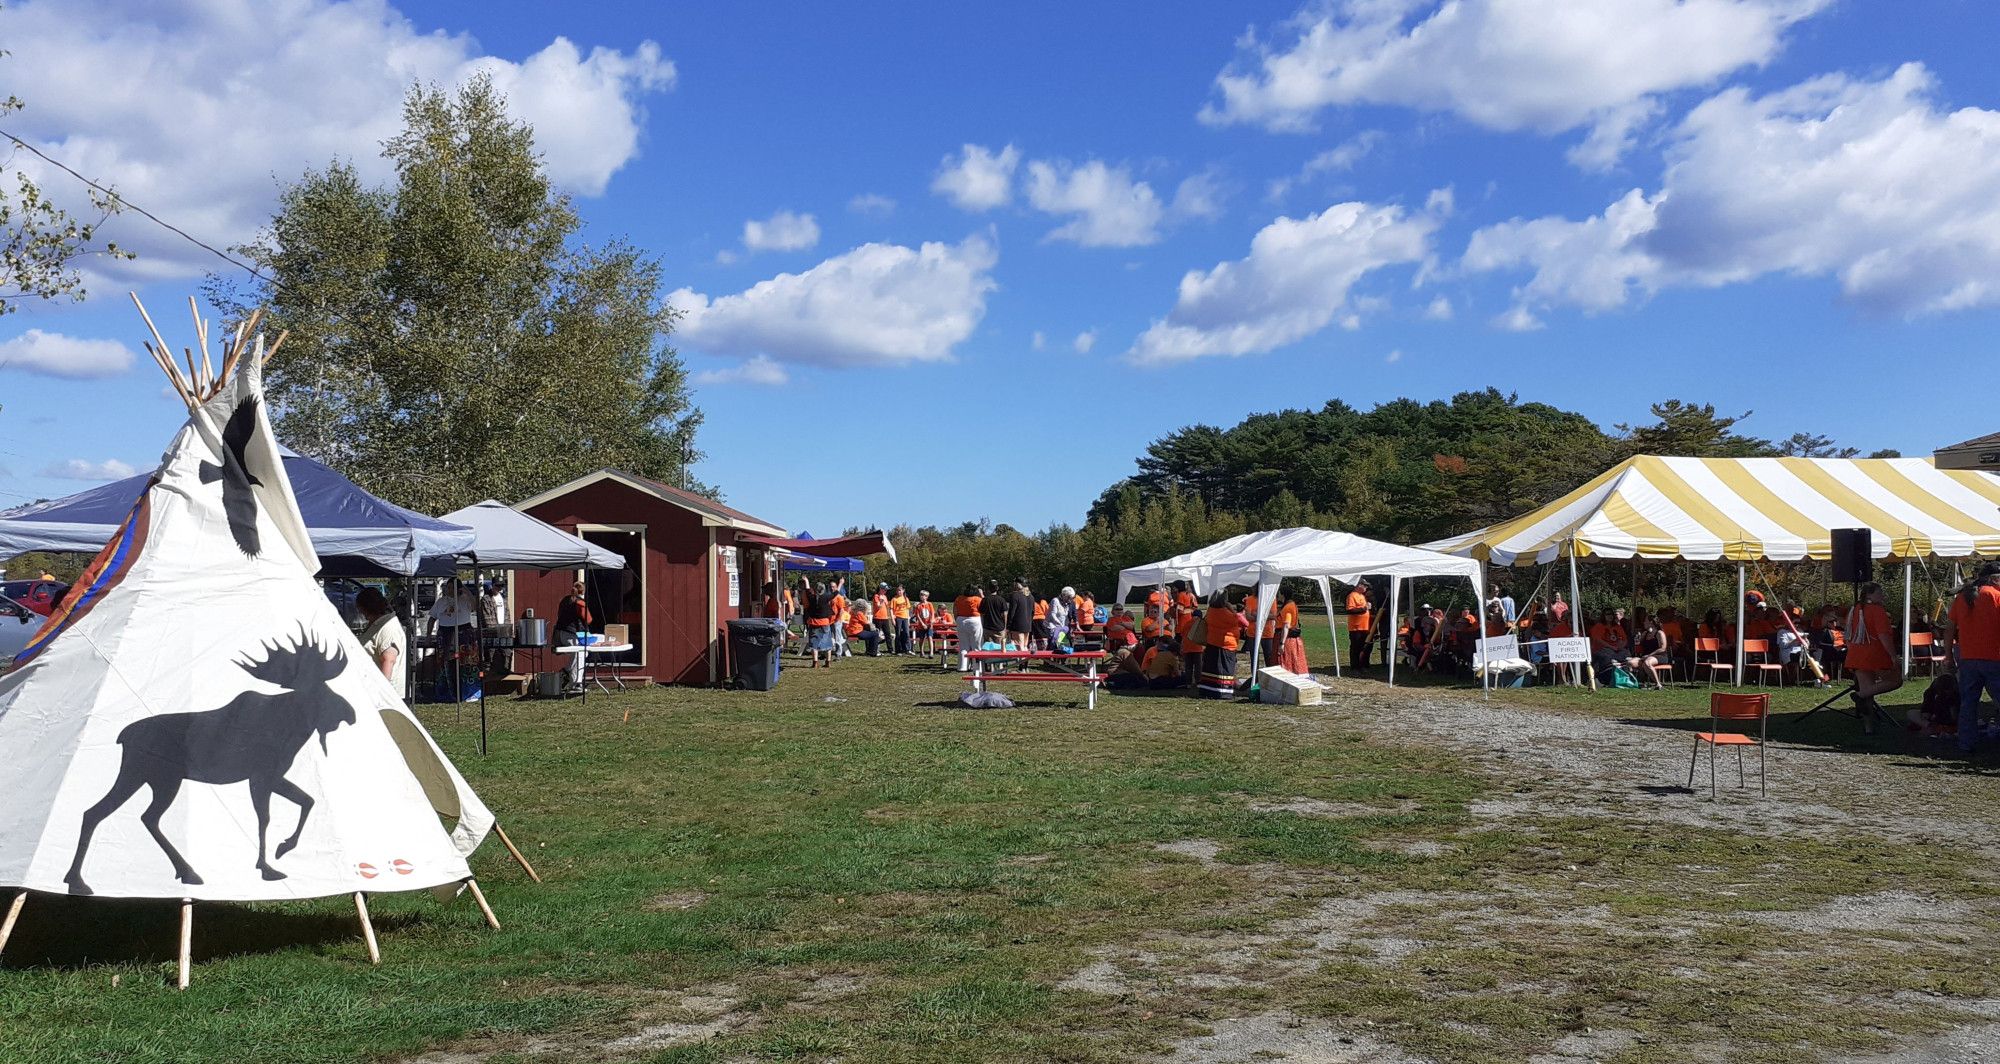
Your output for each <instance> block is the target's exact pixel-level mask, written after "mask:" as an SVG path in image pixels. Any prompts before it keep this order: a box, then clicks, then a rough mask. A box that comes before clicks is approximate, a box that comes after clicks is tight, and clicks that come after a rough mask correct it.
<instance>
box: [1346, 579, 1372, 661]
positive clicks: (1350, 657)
mask: <svg viewBox="0 0 2000 1064" xmlns="http://www.w3.org/2000/svg"><path fill="white" fill-rule="evenodd" d="M1344 612H1345V613H1346V614H1347V667H1348V668H1350V669H1353V670H1355V671H1357V672H1359V671H1361V670H1363V669H1366V668H1368V643H1369V634H1370V629H1372V628H1373V627H1374V615H1375V607H1374V605H1373V604H1372V603H1371V602H1370V601H1369V597H1368V581H1366V580H1363V581H1360V582H1358V583H1356V584H1355V585H1354V587H1353V589H1352V590H1350V591H1348V593H1347V604H1346V606H1345V607H1344Z"/></svg>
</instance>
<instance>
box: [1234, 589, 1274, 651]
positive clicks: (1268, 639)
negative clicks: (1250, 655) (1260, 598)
mask: <svg viewBox="0 0 2000 1064" xmlns="http://www.w3.org/2000/svg"><path fill="white" fill-rule="evenodd" d="M1277 601H1281V600H1277ZM1277 601H1273V602H1272V604H1271V612H1270V615H1269V616H1267V617H1265V618H1264V635H1263V641H1262V642H1261V643H1260V644H1259V645H1258V647H1257V657H1258V659H1259V660H1261V661H1262V662H1263V663H1264V664H1266V665H1276V664H1277V663H1278V653H1279V648H1278V605H1277ZM1243 619H1244V622H1245V623H1247V624H1252V625H1254V624H1256V623H1257V595H1256V593H1255V592H1252V593H1250V594H1248V595H1245V596H1243Z"/></svg>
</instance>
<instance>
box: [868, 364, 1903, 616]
mask: <svg viewBox="0 0 2000 1064" xmlns="http://www.w3.org/2000/svg"><path fill="white" fill-rule="evenodd" d="M1651 413H1652V418H1653V420H1652V421H1650V422H1646V423H1642V424H1634V425H1627V424H1615V425H1613V426H1611V427H1610V429H1608V430H1607V429H1606V428H1604V427H1601V426H1599V425H1598V424H1597V423H1596V422H1594V421H1592V420H1591V419H1590V418H1588V417H1586V416H1584V415H1582V414H1579V413H1575V412H1573V411H1567V410H1562V409H1559V408H1557V407H1554V406H1551V405H1549V404H1546V403H1537V402H1524V401H1522V400H1521V399H1520V398H1519V397H1518V396H1517V395H1514V394H1508V393H1502V392H1500V391H1499V390H1498V389H1493V388H1488V389H1485V390H1483V391H1469V392H1461V393H1459V394H1457V395H1454V396H1452V397H1451V398H1450V399H1449V400H1438V401H1433V402H1428V403H1425V402H1418V401H1416V400H1413V399H1398V400H1395V401H1393V402H1388V403H1383V404H1381V405H1379V406H1376V407H1375V408H1374V409H1372V410H1367V411H1362V410H1357V409H1355V408H1354V407H1352V406H1350V405H1349V404H1347V403H1345V402H1342V401H1341V400H1338V399H1335V400H1332V401H1330V402H1328V403H1327V404H1326V405H1324V406H1322V407H1320V408H1319V409H1318V410H1283V411H1279V412H1276V413H1269V414H1253V415H1251V416H1250V417H1247V418H1245V419H1243V420H1242V421H1241V422H1239V423H1237V424H1236V425H1234V426H1232V427H1229V428H1220V427H1216V426H1213V425H1192V426H1189V427H1187V428H1183V429H1180V430H1177V431H1175V432H1172V433H1169V434H1167V435H1166V436H1163V437H1161V438H1159V439H1157V440H1154V441H1153V442H1152V443H1151V444H1150V445H1148V446H1147V447H1146V449H1145V451H1144V453H1142V454H1141V455H1140V456H1139V458H1138V462H1137V470H1136V471H1135V472H1134V473H1133V475H1132V476H1129V477H1126V478H1124V479H1122V480H1120V481H1118V482H1117V483H1115V484H1112V485H1111V486H1109V487H1107V488H1106V489H1105V490H1104V491H1103V493H1102V494H1100V495H1099V496H1098V498H1097V499H1096V501H1095V502H1094V503H1092V505H1091V507H1090V509H1089V512H1088V513H1087V514H1086V515H1085V518H1084V521H1083V523H1082V524H1081V525H1080V526H1071V525H1068V524H1055V525H1051V526H1050V527H1048V528H1046V529H1043V530H1042V531H1040V532H1032V533H1030V532H1023V531H1021V530H1019V529H1016V528H1014V527H1012V526H1010V525H1005V524H1000V525H994V524H992V523H990V522H986V521H978V522H966V523H963V524H959V525H956V526H952V527H945V528H940V527H935V526H928V525H927V526H923V527H920V528H912V527H908V526H903V527H899V528H895V529H892V530H891V531H890V539H891V540H892V541H893V542H894V543H895V544H896V549H897V552H898V556H899V561H898V562H896V563H894V564H889V563H888V562H887V561H886V559H877V560H876V561H875V562H873V563H871V565H870V567H869V570H868V572H867V573H866V574H864V577H865V579H867V580H868V581H869V582H871V583H872V582H874V581H877V580H887V581H890V582H891V583H895V582H901V583H904V584H906V585H908V586H909V587H910V588H911V589H912V590H913V591H914V590H915V589H917V588H927V589H929V590H930V591H931V593H932V595H933V597H942V598H949V597H950V596H952V595H955V594H957V593H958V591H959V590H960V589H962V588H963V587H965V586H966V585H968V584H971V583H974V582H979V583H983V582H985V581H987V580H995V579H998V580H1008V579H1012V578H1014V577H1015V576H1025V577H1026V578H1027V579H1028V580H1029V581H1030V584H1031V586H1033V587H1034V588H1035V589H1036V590H1037V591H1053V590H1055V589H1056V588H1059V587H1062V586H1064V585H1068V586H1072V587H1076V588H1079V589H1085V590H1089V591H1092V592H1094V593H1096V594H1097V595H1098V596H1100V597H1105V598H1108V597H1109V596H1110V595H1111V594H1113V593H1114V592H1115V591H1116V590H1117V581H1118V572H1119V570H1121V569H1125V568H1128V567H1130V566H1134V565H1140V564H1144V563H1146V562H1151V561H1157V560H1159V559H1161V558H1166V557H1170V556H1172V555H1175V554H1179V553H1182V552H1185V551H1189V550H1193V549H1195V548H1197V547H1202V546H1206V545H1208V544H1210V543H1213V542H1215V541H1217V540H1220V539H1226V538H1228V537H1230V536H1234V535H1240V534H1242V533H1244V532H1256V531H1264V530H1267V529H1274V528H1291V527H1298V526H1310V527H1314V528H1323V529H1328V530H1333V531H1347V532H1353V533H1356V534H1358V535H1362V536H1367V537H1369V538H1371V539H1381V540H1387V541H1390V542H1395V543H1422V542H1426V541H1429V540H1434V539H1441V538H1443V537H1445V536H1450V535H1456V534H1459V533H1462V532H1468V531H1471V530H1472V529H1474V528H1479V527H1482V526H1484V525H1489V524H1493V523H1495V522H1497V521H1502V520H1505V519H1507V518H1511V517H1514V516H1517V515H1519V514H1522V513H1525V512H1527V511H1529V510H1532V509H1534V508H1536V507H1539V506H1542V505H1545V504H1547V503H1549V502H1551V501H1553V500H1555V499H1557V498H1560V497H1561V496H1563V495H1564V494H1566V493H1568V492H1569V491H1571V490H1573V489H1575V488H1576V487H1578V486H1580V485H1581V484H1583V483H1584V482H1585V481H1587V480H1589V479H1590V478H1591V477H1594V476H1596V475H1597V474H1599V473H1602V472H1603V471H1604V470H1605V469H1607V468H1609V467H1610V466H1612V465H1614V464H1616V463H1617V462H1619V461H1622V460H1624V459H1625V458H1628V457H1632V456H1634V455H1641V454H1650V455H1671V456H1686V457H1702V458H1755V457H1769V456H1799V457H1814V458H1825V457H1839V458H1852V457H1859V456H1860V454H1859V452H1858V451H1857V450H1856V449H1854V448H1852V447H1843V446H1840V445H1839V444H1838V443H1836V442H1835V441H1834V440H1832V439H1829V438H1828V437H1826V436H1823V435H1817V434H1813V433H1807V432H1800V433H1795V434H1793V435H1791V436H1790V437H1788V438H1785V439H1783V440H1772V439H1766V438H1763V437H1758V436H1754V435H1750V434H1748V433H1746V432H1745V431H1743V428H1742V424H1743V422H1744V420H1745V419H1746V418H1748V417H1749V416H1750V413H1749V412H1747V411H1746V412H1745V413H1742V414H1738V415H1733V416H1731V415H1724V414H1718V413H1717V412H1716V409H1715V407H1714V406H1713V405H1712V404H1704V403H1692V402H1687V401H1684V400H1680V399H1669V400H1666V401H1663V402H1660V403H1656V404H1654V405H1653V406H1652V408H1651ZM1868 457H1871V458H1888V457H1896V453H1895V452H1893V451H1878V452H1875V453H1873V454H1871V455H1868ZM1306 590H1308V589H1305V588H1301V591H1302V592H1303V591H1306Z"/></svg>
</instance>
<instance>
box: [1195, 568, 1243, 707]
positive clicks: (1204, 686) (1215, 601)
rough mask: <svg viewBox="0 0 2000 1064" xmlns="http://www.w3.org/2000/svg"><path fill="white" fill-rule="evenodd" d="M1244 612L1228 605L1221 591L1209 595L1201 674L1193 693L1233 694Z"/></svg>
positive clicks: (1227, 696) (1203, 622)
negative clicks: (1239, 611) (1240, 612)
mask: <svg viewBox="0 0 2000 1064" xmlns="http://www.w3.org/2000/svg"><path fill="white" fill-rule="evenodd" d="M1243 627H1244V626H1243V616H1242V615H1241V614H1239V613H1237V612H1236V611H1235V610H1234V609H1231V608H1230V606H1229V598H1228V596H1226V595H1224V594H1223V593H1222V592H1221V591H1219V590H1218V591H1217V592H1216V593H1215V594H1213V595H1210V596H1209V597H1208V612H1207V613H1206V614H1204V615H1203V616H1202V635H1201V677H1200V680H1199V682H1198V684H1197V687H1196V693H1197V694H1199V695H1200V696H1201V697H1202V698H1234V697H1236V651H1237V649H1238V648H1240V647H1241V646H1242V635H1243Z"/></svg>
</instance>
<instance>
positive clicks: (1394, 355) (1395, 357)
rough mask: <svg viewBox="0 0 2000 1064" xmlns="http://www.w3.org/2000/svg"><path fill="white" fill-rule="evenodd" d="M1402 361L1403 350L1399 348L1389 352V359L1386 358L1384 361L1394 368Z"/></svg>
mask: <svg viewBox="0 0 2000 1064" xmlns="http://www.w3.org/2000/svg"><path fill="white" fill-rule="evenodd" d="M1402 360H1403V349H1402V348H1400V347H1399V348H1397V349H1395V350H1394V351H1391V352H1389V354H1388V357H1386V358H1384V359H1383V360H1382V361H1384V362H1387V363H1389V364H1390V365H1392V366H1393V365H1395V364H1396V363H1398V362H1401V361H1402Z"/></svg>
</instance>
